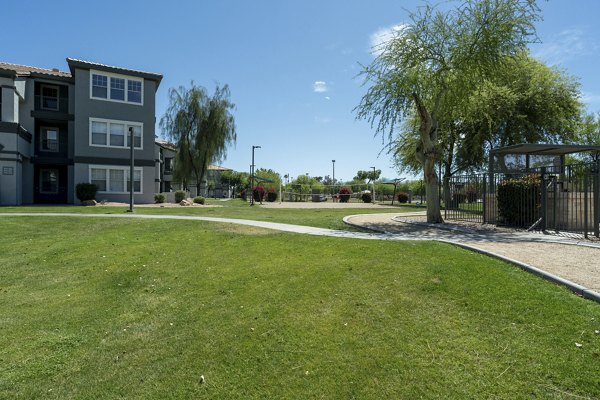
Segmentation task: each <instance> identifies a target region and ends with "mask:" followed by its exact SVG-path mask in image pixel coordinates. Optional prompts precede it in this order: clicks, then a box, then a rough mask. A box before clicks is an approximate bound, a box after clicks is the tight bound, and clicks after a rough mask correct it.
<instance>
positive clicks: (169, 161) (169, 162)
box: [165, 157, 173, 174]
mask: <svg viewBox="0 0 600 400" xmlns="http://www.w3.org/2000/svg"><path fill="white" fill-rule="evenodd" d="M172 169H173V159H172V158H170V157H165V174H168V173H171V170H172Z"/></svg>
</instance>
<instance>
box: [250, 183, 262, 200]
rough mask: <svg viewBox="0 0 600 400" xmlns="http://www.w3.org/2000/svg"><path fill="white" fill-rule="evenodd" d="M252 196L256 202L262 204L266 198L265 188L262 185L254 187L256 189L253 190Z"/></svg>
mask: <svg viewBox="0 0 600 400" xmlns="http://www.w3.org/2000/svg"><path fill="white" fill-rule="evenodd" d="M252 196H254V201H261V202H262V201H263V199H264V198H265V188H264V187H262V186H260V185H258V186H254V189H252Z"/></svg>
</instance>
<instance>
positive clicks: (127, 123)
mask: <svg viewBox="0 0 600 400" xmlns="http://www.w3.org/2000/svg"><path fill="white" fill-rule="evenodd" d="M92 122H104V123H106V144H95V143H92ZM110 124H121V125H125V140H124V141H123V143H124V145H123V146H112V145H111V144H110ZM130 126H133V127H138V128H140V135H141V136H140V147H134V149H135V150H144V123H143V122H135V121H123V120H118V119H106V118H93V117H90V118H89V123H88V144H89V146H90V147H108V148H111V149H126V150H129V146H127V139H128V137H129V127H130ZM134 139H135V138H134Z"/></svg>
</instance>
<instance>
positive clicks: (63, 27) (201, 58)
mask: <svg viewBox="0 0 600 400" xmlns="http://www.w3.org/2000/svg"><path fill="white" fill-rule="evenodd" d="M421 4H423V3H422V2H421V1H418V0H395V1H394V0H373V1H364V0H253V1H247V0H212V1H209V0H197V1H196V0H188V1H179V0H172V1H169V2H167V1H158V0H144V1H138V0H120V1H114V0H104V1H102V2H90V1H81V0H78V1H70V0H56V1H46V0H39V1H34V0H2V8H1V11H0V15H2V27H3V32H4V40H3V41H2V44H1V45H0V60H1V61H4V62H10V63H14V64H23V65H31V66H36V67H42V68H59V69H60V70H63V71H68V66H67V64H66V61H65V58H66V57H72V58H78V59H83V60H87V61H92V62H99V63H103V64H108V65H115V66H120V67H125V68H131V69H137V70H143V71H150V72H157V73H160V74H162V75H163V76H164V78H163V80H162V82H161V85H160V87H159V89H158V91H157V93H156V117H157V121H158V120H160V117H161V116H162V115H163V114H164V112H165V110H166V108H167V106H168V91H169V88H176V87H179V86H181V85H184V86H189V85H190V82H191V81H194V82H195V83H196V84H197V85H201V86H204V87H205V88H206V89H207V90H208V91H209V93H212V92H213V91H214V88H215V85H216V84H220V85H224V84H228V85H229V87H230V89H231V100H232V101H233V102H234V103H235V104H236V109H235V111H234V116H235V121H236V127H237V143H236V145H235V146H232V147H230V148H229V149H228V151H227V158H226V160H224V161H222V162H221V163H220V165H222V166H225V167H227V168H231V169H234V170H236V171H249V168H250V164H251V157H252V146H261V148H260V149H256V150H255V165H256V168H268V169H273V170H274V171H276V172H278V173H280V174H281V175H285V174H289V175H290V176H291V177H292V178H295V177H297V176H298V175H301V174H309V175H310V176H326V175H329V176H331V175H332V174H333V163H332V160H336V161H335V178H336V179H342V180H350V179H352V177H353V176H354V175H356V172H357V171H358V170H368V169H370V168H371V167H376V168H377V169H380V170H381V171H382V177H385V178H396V177H405V175H402V174H399V173H398V172H397V171H396V170H395V168H394V166H393V162H392V159H391V157H390V155H389V154H387V152H386V150H385V149H384V146H385V145H386V144H387V143H388V142H387V140H388V139H387V137H382V136H375V130H374V129H372V127H371V126H370V125H369V124H368V123H367V122H366V121H359V120H357V119H356V114H355V112H354V111H353V109H354V108H355V107H356V106H357V105H358V104H359V103H360V99H361V97H362V96H363V95H364V94H365V93H366V91H367V87H366V86H364V85H363V80H362V78H361V77H360V76H359V72H360V70H361V65H368V64H369V63H370V62H371V61H373V59H374V56H373V52H372V46H373V44H375V43H377V42H378V40H381V38H382V37H385V34H386V32H389V31H390V30H391V29H393V28H394V27H395V26H398V25H401V24H403V23H405V22H407V20H408V19H407V15H408V12H407V10H414V9H415V8H416V7H417V6H419V5H421ZM539 5H540V7H541V9H542V17H543V18H544V19H543V21H540V22H539V23H537V33H538V36H539V38H540V43H537V44H533V45H531V46H530V48H531V52H532V54H533V55H534V56H535V57H537V58H539V59H540V60H542V61H544V62H546V63H547V64H548V65H552V66H556V67H558V68H561V69H563V70H565V71H566V72H567V73H568V74H570V75H572V76H574V77H576V78H577V80H578V81H579V82H580V84H581V91H582V100H583V101H584V103H585V105H586V107H587V109H588V111H590V112H598V111H600V73H598V72H597V71H598V67H599V66H600V24H598V23H597V18H598V16H599V15H600V1H598V0H550V1H545V0H541V1H539ZM7 33H8V35H7ZM156 132H157V134H158V135H159V136H161V135H162V132H161V131H160V128H159V126H158V124H157V127H156Z"/></svg>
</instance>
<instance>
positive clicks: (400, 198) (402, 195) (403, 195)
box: [396, 192, 408, 203]
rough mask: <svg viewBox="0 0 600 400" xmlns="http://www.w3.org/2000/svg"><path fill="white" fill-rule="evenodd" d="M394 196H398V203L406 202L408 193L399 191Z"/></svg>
mask: <svg viewBox="0 0 600 400" xmlns="http://www.w3.org/2000/svg"><path fill="white" fill-rule="evenodd" d="M396 197H398V203H408V193H405V192H400V193H398V195H397V196H396Z"/></svg>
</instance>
